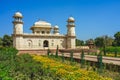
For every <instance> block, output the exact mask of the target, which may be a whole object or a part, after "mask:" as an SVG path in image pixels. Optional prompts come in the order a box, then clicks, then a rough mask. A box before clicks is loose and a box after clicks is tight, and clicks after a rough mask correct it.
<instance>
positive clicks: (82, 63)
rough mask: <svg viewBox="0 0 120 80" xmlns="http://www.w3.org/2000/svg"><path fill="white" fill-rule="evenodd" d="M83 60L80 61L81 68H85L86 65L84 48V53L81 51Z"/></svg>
mask: <svg viewBox="0 0 120 80" xmlns="http://www.w3.org/2000/svg"><path fill="white" fill-rule="evenodd" d="M80 57H81V61H80V63H81V68H84V65H85V59H84V57H85V55H84V51H83V50H82V53H81V56H80Z"/></svg>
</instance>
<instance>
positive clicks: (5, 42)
mask: <svg viewBox="0 0 120 80" xmlns="http://www.w3.org/2000/svg"><path fill="white" fill-rule="evenodd" d="M2 41H3V46H4V47H10V46H12V45H13V40H12V36H9V35H4V36H3V39H2Z"/></svg>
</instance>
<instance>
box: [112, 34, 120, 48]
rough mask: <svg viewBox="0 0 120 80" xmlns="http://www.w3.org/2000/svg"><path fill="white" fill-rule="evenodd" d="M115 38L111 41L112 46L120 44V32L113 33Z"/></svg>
mask: <svg viewBox="0 0 120 80" xmlns="http://www.w3.org/2000/svg"><path fill="white" fill-rule="evenodd" d="M114 37H115V40H114V42H113V45H114V46H120V32H117V33H115V34H114Z"/></svg>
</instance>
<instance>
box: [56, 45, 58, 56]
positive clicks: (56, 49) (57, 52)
mask: <svg viewBox="0 0 120 80" xmlns="http://www.w3.org/2000/svg"><path fill="white" fill-rule="evenodd" d="M56 57H58V45H57V49H56Z"/></svg>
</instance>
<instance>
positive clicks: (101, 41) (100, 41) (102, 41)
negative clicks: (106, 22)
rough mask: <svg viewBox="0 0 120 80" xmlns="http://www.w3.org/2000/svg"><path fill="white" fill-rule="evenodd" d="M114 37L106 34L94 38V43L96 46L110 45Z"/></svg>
mask: <svg viewBox="0 0 120 80" xmlns="http://www.w3.org/2000/svg"><path fill="white" fill-rule="evenodd" d="M113 41H114V39H113V38H112V37H109V36H107V35H105V36H101V37H97V38H96V39H95V45H96V46H97V47H107V46H112V44H113Z"/></svg>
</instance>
